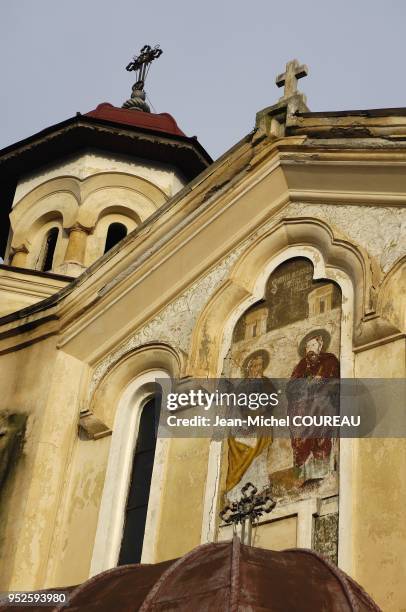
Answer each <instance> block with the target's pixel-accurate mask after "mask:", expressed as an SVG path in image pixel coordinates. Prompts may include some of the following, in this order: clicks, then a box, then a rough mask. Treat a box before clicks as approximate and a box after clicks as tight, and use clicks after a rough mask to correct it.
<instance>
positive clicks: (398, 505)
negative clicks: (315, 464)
mask: <svg viewBox="0 0 406 612" xmlns="http://www.w3.org/2000/svg"><path fill="white" fill-rule="evenodd" d="M405 356H406V353H405V340H404V339H401V340H398V341H396V342H392V343H388V344H384V345H382V346H378V347H376V348H372V349H371V350H369V351H364V352H361V353H359V354H358V355H356V361H355V375H356V376H357V377H364V378H373V377H376V378H402V377H405ZM354 459H355V471H354V482H353V491H354V496H353V551H354V553H353V561H354V562H353V568H354V569H353V577H354V578H355V580H357V581H358V582H359V583H360V584H362V585H363V587H364V588H365V589H366V590H367V591H368V592H369V593H370V594H371V595H372V597H373V598H374V599H375V600H376V602H377V603H378V604H379V605H380V606H381V607H382V609H383V610H385V612H402V611H405V610H406V582H405V576H406V557H405V546H406V520H405V508H406V478H405V466H406V440H405V439H403V438H399V439H393V438H390V439H383V438H378V439H377V438H375V439H364V440H356V441H355V449H354Z"/></svg>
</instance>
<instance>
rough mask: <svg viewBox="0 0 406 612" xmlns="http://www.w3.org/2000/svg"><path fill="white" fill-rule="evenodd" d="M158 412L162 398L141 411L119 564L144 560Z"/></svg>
mask: <svg viewBox="0 0 406 612" xmlns="http://www.w3.org/2000/svg"><path fill="white" fill-rule="evenodd" d="M159 412H160V398H159V397H153V398H151V399H150V400H148V401H147V403H146V404H145V406H144V407H143V409H142V412H141V417H140V425H139V430H138V437H137V443H136V445H135V450H134V456H133V463H132V471H131V479H130V487H129V491H128V497H127V505H126V509H125V519H124V529H123V538H122V541H121V549H120V555H119V560H118V565H125V564H127V563H139V562H140V561H141V554H142V546H143V542H144V531H145V523H146V519H147V510H148V500H149V492H150V488H151V479H152V469H153V467H154V457H155V448H156V440H157V431H158V423H159Z"/></svg>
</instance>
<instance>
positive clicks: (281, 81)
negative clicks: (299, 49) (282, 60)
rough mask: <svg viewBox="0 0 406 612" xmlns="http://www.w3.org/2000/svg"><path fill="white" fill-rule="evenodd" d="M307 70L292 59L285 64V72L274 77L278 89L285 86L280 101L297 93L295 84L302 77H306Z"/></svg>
mask: <svg viewBox="0 0 406 612" xmlns="http://www.w3.org/2000/svg"><path fill="white" fill-rule="evenodd" d="M308 73H309V70H308V68H307V66H306V65H305V64H302V65H300V64H299V62H298V61H297V60H296V59H294V60H292V61H290V62H288V63H287V64H286V69H285V72H283V73H282V74H280V75H278V76H277V77H276V84H277V86H278V87H283V86H285V90H284V92H283V96H282V99H284V98H290V96H294V95H295V94H297V93H298V91H297V82H298V80H299V79H301V78H302V77H305V76H307V75H308Z"/></svg>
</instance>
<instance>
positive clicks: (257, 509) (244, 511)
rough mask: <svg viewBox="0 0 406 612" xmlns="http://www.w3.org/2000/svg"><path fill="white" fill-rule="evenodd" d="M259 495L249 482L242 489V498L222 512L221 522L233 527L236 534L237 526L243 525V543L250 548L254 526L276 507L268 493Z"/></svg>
mask: <svg viewBox="0 0 406 612" xmlns="http://www.w3.org/2000/svg"><path fill="white" fill-rule="evenodd" d="M257 493H258V489H257V487H255V486H254V485H253V484H252V482H247V484H245V485H244V486H243V488H242V489H241V498H240V499H239V500H237V501H235V502H231V503H230V504H228V505H227V506H226V507H225V508H224V509H223V510H222V511H221V512H220V518H221V520H222V521H224V523H225V525H233V531H234V533H236V531H237V525H238V524H240V525H241V542H242V543H243V544H248V546H251V543H252V526H253V525H255V524H257V523H258V520H259V518H260V517H261V516H262V515H263V514H269V512H272V510H273V509H274V508H275V506H276V501H275V500H274V499H272V497H271V496H270V495H268V494H267V493H266V492H264V493H259V494H257ZM246 525H247V530H246V529H245V528H246ZM246 531H247V534H245V532H246ZM245 535H247V537H245ZM245 539H246V540H247V541H245Z"/></svg>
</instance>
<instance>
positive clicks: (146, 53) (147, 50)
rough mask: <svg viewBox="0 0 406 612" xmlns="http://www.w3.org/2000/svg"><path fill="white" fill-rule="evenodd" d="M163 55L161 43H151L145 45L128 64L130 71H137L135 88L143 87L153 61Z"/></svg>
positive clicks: (127, 67)
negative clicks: (152, 44)
mask: <svg viewBox="0 0 406 612" xmlns="http://www.w3.org/2000/svg"><path fill="white" fill-rule="evenodd" d="M161 55H162V49H160V48H159V45H156V46H155V47H151V46H150V45H144V46H143V47H142V49H141V51H140V54H139V55H138V56H137V57H134V58H133V60H132V61H131V62H130V63H129V64H128V65H127V66H126V70H128V72H132V71H135V73H136V75H137V82H136V83H135V85H134V87H135V89H143V88H144V84H145V79H146V78H147V74H148V70H149V67H150V65H151V63H152V62H153V61H154V60H155V59H157V58H158V57H160V56H161Z"/></svg>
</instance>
